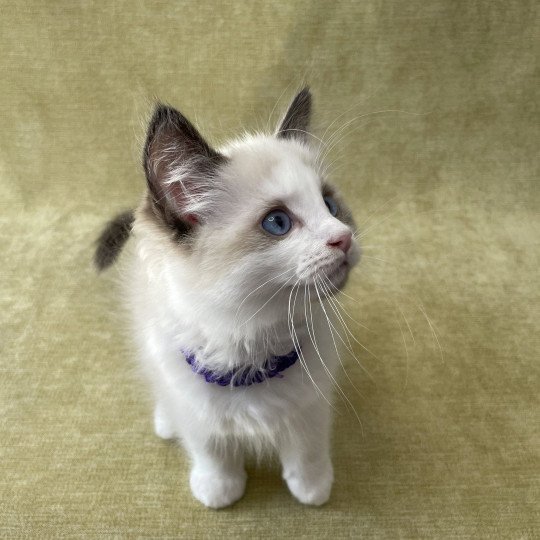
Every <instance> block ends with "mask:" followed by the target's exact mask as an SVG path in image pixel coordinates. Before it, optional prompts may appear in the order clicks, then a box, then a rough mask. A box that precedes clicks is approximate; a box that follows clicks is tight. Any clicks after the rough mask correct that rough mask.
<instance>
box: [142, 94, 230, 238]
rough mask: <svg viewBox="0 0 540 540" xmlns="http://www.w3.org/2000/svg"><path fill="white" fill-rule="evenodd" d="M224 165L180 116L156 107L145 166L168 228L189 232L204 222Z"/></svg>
mask: <svg viewBox="0 0 540 540" xmlns="http://www.w3.org/2000/svg"><path fill="white" fill-rule="evenodd" d="M225 161H226V158H225V157H224V156H222V155H221V154H220V153H219V152H217V151H216V150H214V149H213V148H211V147H210V145H209V144H208V143H207V142H206V141H205V140H204V139H203V137H202V136H201V135H200V133H199V132H198V131H197V129H196V128H195V127H194V126H193V124H191V122H190V121H189V120H188V119H187V118H186V117H185V116H183V115H182V114H181V113H180V112H178V111H177V110H176V109H173V108H172V107H168V106H166V105H162V104H158V105H157V106H156V109H155V111H154V114H153V116H152V119H151V120H150V125H149V127H148V133H147V137H146V144H145V147H144V153H143V166H144V171H145V173H146V180H147V184H148V189H149V190H150V194H151V198H152V203H153V205H154V207H155V208H156V209H157V210H158V211H159V212H160V213H161V214H162V217H164V218H165V221H166V222H167V224H169V225H173V226H174V228H176V229H182V230H183V232H189V229H190V227H192V226H193V225H195V224H196V223H198V222H199V221H201V218H202V216H203V214H204V207H205V203H206V202H207V198H208V197H207V196H208V193H209V192H210V191H212V189H213V187H214V184H215V177H216V172H217V170H218V169H219V167H220V166H221V165H223V163H224V162H225Z"/></svg>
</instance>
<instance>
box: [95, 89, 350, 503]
mask: <svg viewBox="0 0 540 540" xmlns="http://www.w3.org/2000/svg"><path fill="white" fill-rule="evenodd" d="M310 114H311V94H310V92H309V90H308V89H307V88H306V89H304V90H302V91H301V92H300V93H299V94H298V95H297V96H296V97H295V99H294V100H293V102H292V104H291V105H290V107H289V109H288V111H287V112H286V114H285V116H284V119H283V121H282V122H281V123H280V125H279V127H278V129H277V131H276V133H274V134H270V135H261V134H258V135H253V136H245V137H243V138H241V139H239V140H237V141H234V142H233V143H231V144H229V145H227V146H225V147H224V148H221V149H219V150H215V149H213V148H212V147H211V146H209V144H208V143H207V142H206V141H205V140H204V139H203V138H202V136H201V135H200V134H199V133H198V131H197V130H196V129H195V127H193V125H192V124H191V123H190V122H189V121H188V120H187V119H186V118H185V117H184V116H183V115H182V114H181V113H179V112H178V111H176V110H174V109H172V108H170V107H167V106H164V105H159V106H157V108H156V110H155V112H154V115H153V117H152V120H151V121H150V126H149V128H148V135H147V140H146V145H145V148H144V156H143V165H144V170H145V173H146V180H147V186H148V190H147V193H146V195H145V197H144V198H143V200H142V202H141V204H140V206H139V207H138V208H137V210H136V211H135V212H134V213H131V212H128V213H125V214H122V215H120V216H118V217H117V218H116V219H115V220H113V221H112V222H111V223H110V224H109V225H108V226H107V228H106V229H105V231H104V232H103V234H102V236H101V238H100V239H99V246H98V250H97V252H96V264H97V265H98V267H99V268H100V269H103V268H105V267H107V266H109V265H110V264H112V263H113V262H114V260H115V258H116V256H117V254H118V253H119V251H120V249H121V248H122V245H123V244H124V242H125V240H127V238H128V236H129V235H130V234H132V235H133V237H134V242H135V245H134V247H135V249H134V256H133V257H132V259H131V260H130V270H129V271H128V272H126V273H125V276H124V278H123V279H124V280H125V290H126V292H127V295H128V298H129V305H130V308H131V311H132V314H133V328H134V336H135V339H136V340H137V341H138V345H139V346H140V351H141V354H140V359H141V364H142V367H143V369H144V372H145V374H146V376H147V377H148V380H149V381H150V384H151V387H152V390H153V394H154V396H155V411H154V426H155V431H156V433H157V435H159V436H160V437H163V438H165V439H172V438H178V439H180V440H181V441H182V443H183V445H184V447H185V448H186V450H187V452H188V454H189V456H190V458H191V461H192V468H191V475H190V485H191V490H192V492H193V495H194V496H195V497H196V498H197V499H198V500H199V501H201V502H202V503H203V504H205V505H206V506H209V507H212V508H220V507H224V506H227V505H230V504H232V503H234V502H235V501H236V500H238V499H239V498H240V497H242V495H243V493H244V489H245V485H246V472H245V470H244V452H245V451H247V450H251V451H255V452H256V453H258V454H261V453H263V452H264V451H265V450H266V449H272V450H274V451H275V452H277V454H278V455H279V458H280V460H281V464H282V467H283V478H284V479H285V480H286V482H287V485H288V487H289V489H290V491H291V492H292V494H293V495H294V496H295V497H296V498H297V499H298V500H299V501H301V502H303V503H306V504H314V505H320V504H323V503H324V502H325V501H327V499H328V497H329V495H330V490H331V486H332V481H333V472H332V463H331V461H330V424H331V414H330V413H331V406H330V400H331V394H332V387H333V384H334V383H335V380H334V379H333V377H334V372H335V370H336V364H338V356H337V351H336V344H335V341H334V338H333V337H332V336H331V333H330V330H329V328H330V327H329V321H328V320H327V317H326V315H328V316H330V313H329V312H330V311H331V310H330V309H329V306H326V307H325V302H324V298H325V297H327V296H329V295H332V294H333V293H334V292H336V291H337V290H339V289H340V288H341V287H342V286H343V285H344V283H345V280H346V278H347V275H348V273H349V270H350V269H351V267H352V266H353V265H354V264H355V263H356V262H357V260H358V258H359V248H358V246H357V245H356V243H355V241H354V238H353V235H352V232H353V221H352V218H351V215H350V213H349V210H348V209H347V207H346V206H345V204H344V203H343V201H342V200H341V199H340V197H339V196H338V194H337V193H336V191H335V189H334V188H333V187H332V186H331V185H330V184H328V182H327V179H326V178H325V177H324V175H322V173H321V164H320V163H319V162H318V157H319V152H317V151H316V150H317V149H316V148H313V147H312V145H311V141H310V139H309V136H308V129H309V120H310ZM314 146H315V147H316V145H314Z"/></svg>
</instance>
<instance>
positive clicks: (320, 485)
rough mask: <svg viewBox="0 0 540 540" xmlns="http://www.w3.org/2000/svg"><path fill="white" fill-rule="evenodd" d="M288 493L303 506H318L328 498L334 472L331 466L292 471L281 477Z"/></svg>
mask: <svg viewBox="0 0 540 540" xmlns="http://www.w3.org/2000/svg"><path fill="white" fill-rule="evenodd" d="M283 478H284V479H285V481H286V482H287V486H288V487H289V490H290V492H291V493H292V494H293V495H294V496H295V497H296V498H297V499H298V500H299V501H300V502H301V503H303V504H312V505H315V506H320V505H321V504H324V503H325V502H326V501H328V499H329V498H330V492H331V491H332V483H333V482H334V472H333V469H332V465H331V464H330V465H325V466H323V467H321V468H320V469H318V470H313V468H312V469H311V472H309V473H308V472H306V471H305V470H292V471H288V472H287V473H285V474H284V475H283Z"/></svg>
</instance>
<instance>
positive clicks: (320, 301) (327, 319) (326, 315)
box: [314, 281, 364, 435]
mask: <svg viewBox="0 0 540 540" xmlns="http://www.w3.org/2000/svg"><path fill="white" fill-rule="evenodd" d="M314 285H315V292H316V293H317V297H318V298H319V305H320V306H321V308H322V309H323V312H324V315H325V317H326V321H327V323H328V328H329V330H330V335H331V336H332V341H333V343H334V347H335V348H336V352H337V354H338V358H339V362H340V364H341V365H342V367H343V364H342V362H341V357H340V356H339V352H338V349H337V344H336V341H335V339H334V334H333V332H332V329H331V325H332V323H331V322H330V319H329V318H328V314H327V313H326V310H325V309H324V305H323V303H322V300H321V295H320V294H319V289H318V287H317V282H316V281H315V282H314ZM319 358H321V357H320V355H319ZM321 362H322V365H323V367H324V368H325V370H326V372H327V374H328V376H329V377H330V378H331V380H332V381H333V382H334V383H335V385H336V386H337V388H338V390H339V392H340V394H342V395H343V397H344V398H345V400H346V401H347V403H348V404H349V405H350V407H351V408H352V410H353V412H354V415H355V416H356V419H357V420H358V423H359V424H360V429H361V431H362V435H363V434H364V428H363V424H362V420H360V416H359V415H358V412H357V410H356V408H355V406H354V405H353V404H352V403H351V400H350V399H349V398H348V397H347V395H346V394H345V392H344V391H343V390H342V389H341V386H340V385H339V383H338V382H337V381H336V379H335V378H334V376H333V375H332V373H331V372H330V370H329V369H328V367H327V366H326V364H325V363H324V360H323V359H322V358H321ZM343 369H344V368H343ZM347 377H348V374H347ZM351 383H352V381H351ZM353 386H354V384H353ZM355 389H356V387H355ZM357 392H358V390H357ZM358 393H359V394H360V392H358ZM360 395H361V394H360Z"/></svg>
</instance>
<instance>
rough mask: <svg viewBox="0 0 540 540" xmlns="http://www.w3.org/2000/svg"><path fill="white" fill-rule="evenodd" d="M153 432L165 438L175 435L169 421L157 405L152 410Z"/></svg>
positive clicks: (172, 437) (171, 437)
mask: <svg viewBox="0 0 540 540" xmlns="http://www.w3.org/2000/svg"><path fill="white" fill-rule="evenodd" d="M154 432H155V434H156V435H157V436H158V437H160V438H162V439H166V440H168V439H174V438H175V437H176V433H175V432H174V428H173V427H172V425H171V422H170V421H169V419H168V418H167V417H166V416H165V414H164V412H163V410H162V409H161V407H160V406H159V405H158V406H157V407H156V408H155V410H154Z"/></svg>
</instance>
